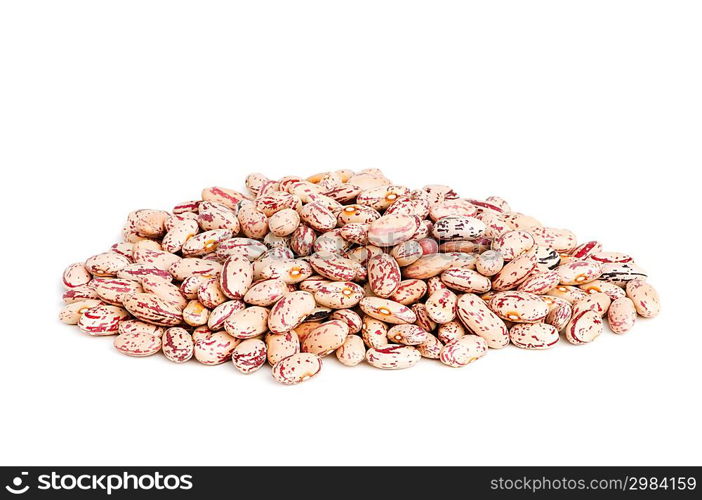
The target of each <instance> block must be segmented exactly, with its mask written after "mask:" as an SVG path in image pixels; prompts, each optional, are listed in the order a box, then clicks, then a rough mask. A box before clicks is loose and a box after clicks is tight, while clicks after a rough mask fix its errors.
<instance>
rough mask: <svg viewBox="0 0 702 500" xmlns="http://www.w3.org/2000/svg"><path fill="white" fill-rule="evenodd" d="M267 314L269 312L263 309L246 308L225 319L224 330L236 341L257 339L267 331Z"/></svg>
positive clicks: (257, 307) (258, 307)
mask: <svg viewBox="0 0 702 500" xmlns="http://www.w3.org/2000/svg"><path fill="white" fill-rule="evenodd" d="M268 314H269V311H268V309H266V308H265V307H261V306H251V307H247V308H246V309H242V310H241V311H237V312H235V313H233V314H232V315H230V316H229V317H228V318H227V319H225V320H224V329H225V330H226V332H227V333H228V334H229V335H231V336H232V337H235V338H237V339H250V338H253V337H257V336H259V335H261V334H263V333H266V331H267V330H268Z"/></svg>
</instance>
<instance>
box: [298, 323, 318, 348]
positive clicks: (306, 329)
mask: <svg viewBox="0 0 702 500" xmlns="http://www.w3.org/2000/svg"><path fill="white" fill-rule="evenodd" d="M321 324H322V322H321V321H303V322H302V323H300V324H299V325H297V326H296V327H295V329H294V330H293V331H294V332H295V333H296V334H297V338H298V339H300V344H302V342H304V341H305V339H306V338H307V336H308V335H309V334H310V333H312V330H314V329H315V328H317V327H318V326H319V325H321Z"/></svg>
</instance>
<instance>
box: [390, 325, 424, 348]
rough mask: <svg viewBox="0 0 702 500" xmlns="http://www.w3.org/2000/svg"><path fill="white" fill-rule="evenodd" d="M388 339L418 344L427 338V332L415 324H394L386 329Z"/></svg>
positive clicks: (405, 343) (399, 342) (406, 343)
mask: <svg viewBox="0 0 702 500" xmlns="http://www.w3.org/2000/svg"><path fill="white" fill-rule="evenodd" d="M387 336H388V339H389V340H392V341H393V342H396V343H398V344H404V345H419V344H423V343H424V342H426V341H427V340H429V332H427V331H426V330H424V329H422V328H420V327H418V326H417V325H395V326H393V327H391V328H390V329H389V330H388V333H387Z"/></svg>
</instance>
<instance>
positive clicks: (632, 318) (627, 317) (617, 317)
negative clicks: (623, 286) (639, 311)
mask: <svg viewBox="0 0 702 500" xmlns="http://www.w3.org/2000/svg"><path fill="white" fill-rule="evenodd" d="M607 321H608V323H609V328H610V330H612V331H613V332H614V333H626V332H628V331H629V330H631V329H632V328H633V327H634V323H636V306H635V305H634V302H633V301H632V300H631V299H630V298H629V297H620V298H618V299H616V300H614V301H613V302H612V304H611V305H610V306H609V309H608V310H607Z"/></svg>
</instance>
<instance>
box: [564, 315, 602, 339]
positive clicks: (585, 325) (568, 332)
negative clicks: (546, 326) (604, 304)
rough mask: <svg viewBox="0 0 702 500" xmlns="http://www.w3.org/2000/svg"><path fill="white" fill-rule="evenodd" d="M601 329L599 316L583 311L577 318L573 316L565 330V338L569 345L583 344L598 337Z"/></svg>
mask: <svg viewBox="0 0 702 500" xmlns="http://www.w3.org/2000/svg"><path fill="white" fill-rule="evenodd" d="M602 329H603V325H602V318H601V317H600V314H599V313H597V312H595V311H585V312H582V313H580V314H579V315H578V316H573V319H571V320H570V323H568V326H566V328H565V337H566V340H568V342H570V343H571V344H576V345H577V344H585V343H588V342H592V341H593V340H595V339H596V338H597V337H599V336H600V334H601V333H602Z"/></svg>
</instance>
